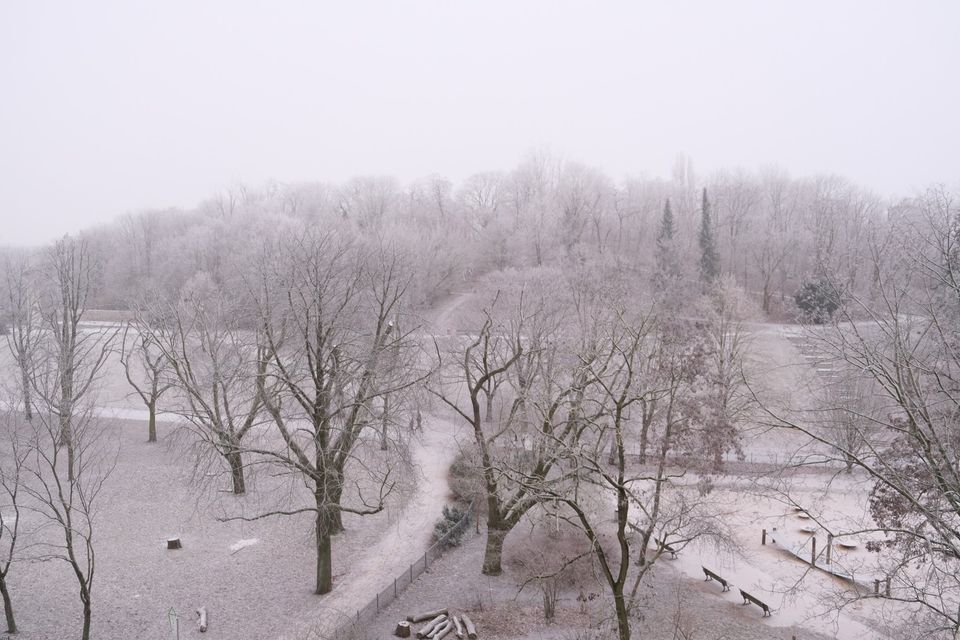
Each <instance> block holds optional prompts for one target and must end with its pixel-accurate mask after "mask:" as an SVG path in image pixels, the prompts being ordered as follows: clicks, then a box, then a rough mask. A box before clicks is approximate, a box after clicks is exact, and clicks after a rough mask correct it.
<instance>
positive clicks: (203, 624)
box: [197, 607, 207, 633]
mask: <svg viewBox="0 0 960 640" xmlns="http://www.w3.org/2000/svg"><path fill="white" fill-rule="evenodd" d="M197 615H198V616H199V617H200V619H199V620H198V621H197V624H199V625H200V633H205V632H206V631H207V608H206V607H200V608H199V609H197Z"/></svg>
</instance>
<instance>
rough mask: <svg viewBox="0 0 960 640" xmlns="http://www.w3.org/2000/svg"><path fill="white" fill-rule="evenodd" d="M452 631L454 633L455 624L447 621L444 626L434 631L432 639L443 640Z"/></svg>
mask: <svg viewBox="0 0 960 640" xmlns="http://www.w3.org/2000/svg"><path fill="white" fill-rule="evenodd" d="M451 631H453V622H451V621H450V620H447V621H446V622H444V623H443V624H442V625H440V626H439V627H437V628H436V629H434V630H433V633H432V634H431V635H430V637H431V638H432V639H433V640H441V639H442V638H443V636H445V635H447V634H448V633H450V632H451Z"/></svg>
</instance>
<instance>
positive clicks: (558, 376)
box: [434, 295, 586, 575]
mask: <svg viewBox="0 0 960 640" xmlns="http://www.w3.org/2000/svg"><path fill="white" fill-rule="evenodd" d="M557 329H558V327H557V324H556V322H555V321H554V320H553V319H552V318H551V317H550V314H549V313H548V312H547V311H546V309H545V308H544V307H543V306H542V305H539V306H538V307H537V309H536V310H535V311H533V312H530V311H525V309H524V306H523V296H522V295H521V297H520V302H519V303H518V305H517V308H516V310H515V311H512V312H511V313H510V315H509V316H508V317H507V318H506V319H505V320H503V321H495V320H494V318H493V316H492V315H491V314H490V313H489V312H488V313H487V314H486V319H485V321H484V324H483V326H482V327H481V328H480V332H479V334H478V335H477V336H476V338H473V339H471V340H470V341H469V343H467V344H466V345H462V346H459V347H457V348H454V349H452V350H451V352H450V353H448V354H443V353H442V352H441V351H440V350H439V349H438V358H439V360H440V364H439V366H440V368H441V374H442V375H444V376H445V377H446V379H444V380H443V381H442V382H441V385H440V389H439V390H434V393H435V394H436V395H437V396H438V397H439V398H440V399H441V400H442V401H443V402H444V403H445V404H446V405H448V406H449V407H450V408H452V409H453V410H454V411H455V412H456V414H457V415H458V416H459V417H460V418H462V419H463V420H464V421H465V422H466V423H467V424H468V425H469V426H470V428H471V430H472V433H473V444H474V445H475V446H476V448H477V455H478V457H479V460H480V471H481V473H482V476H483V485H484V491H485V497H486V503H487V542H486V549H485V553H484V559H483V566H482V572H483V573H485V574H488V575H499V574H500V573H501V571H502V566H501V556H502V551H503V542H504V539H505V538H506V536H507V534H509V533H510V531H511V530H512V529H513V528H514V527H516V526H517V524H518V523H519V522H520V521H521V519H522V518H523V517H524V515H526V514H527V512H529V511H530V509H532V508H533V507H534V506H536V505H537V503H538V502H539V500H540V498H539V496H538V495H537V494H536V493H535V492H532V491H531V490H530V488H529V486H528V485H527V483H524V482H519V481H517V480H516V479H515V478H514V477H513V476H512V475H511V474H508V473H506V471H505V470H506V469H513V470H514V471H515V472H521V471H522V473H523V474H526V475H529V476H530V477H531V478H536V479H539V480H544V479H545V478H547V477H548V476H550V475H551V474H552V473H554V472H555V470H556V462H557V456H558V455H560V454H561V453H562V452H563V449H562V448H561V447H559V446H558V445H557V443H558V442H561V443H567V444H569V443H570V442H575V441H576V440H577V439H578V438H579V435H580V433H582V431H583V428H584V426H585V422H584V421H583V420H581V418H580V414H581V413H582V411H583V407H582V404H581V400H582V388H583V386H584V385H585V384H586V379H585V377H586V376H585V370H584V369H583V368H582V367H580V368H574V369H563V370H561V369H560V368H558V367H556V362H555V361H554V357H555V355H556V347H557V343H558V341H559V339H560V336H559V334H558V333H557ZM447 359H449V364H447V363H446V360H447ZM505 384H506V385H508V386H509V387H510V388H511V391H512V395H511V396H510V397H508V398H506V399H505V400H504V403H505V407H506V408H505V410H504V411H503V413H502V415H501V416H500V418H499V419H497V420H493V419H491V416H492V415H493V410H494V407H493V403H492V402H490V399H491V395H490V392H489V391H488V389H491V388H498V387H500V386H502V385H505ZM462 386H465V387H466V391H467V394H468V398H469V400H468V402H469V405H468V406H467V407H461V406H460V403H459V402H458V400H457V396H458V393H457V392H458V391H459V390H460V388H461V387H462ZM483 396H486V399H487V400H488V402H487V411H486V414H484V413H483V411H482V409H481V402H482V399H481V398H482V397H483Z"/></svg>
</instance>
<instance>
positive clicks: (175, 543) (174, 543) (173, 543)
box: [167, 538, 183, 549]
mask: <svg viewBox="0 0 960 640" xmlns="http://www.w3.org/2000/svg"><path fill="white" fill-rule="evenodd" d="M182 548H183V546H182V545H181V544H180V538H167V549H182Z"/></svg>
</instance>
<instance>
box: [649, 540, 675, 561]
mask: <svg viewBox="0 0 960 640" xmlns="http://www.w3.org/2000/svg"><path fill="white" fill-rule="evenodd" d="M653 541H654V542H656V543H657V547H659V548H660V549H662V550H663V551H668V552H669V553H670V557H671V558H676V557H677V550H676V549H674V548H673V547H671V546H670V545H668V544H667V541H666V540H659V539H657V538H654V539H653Z"/></svg>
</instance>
